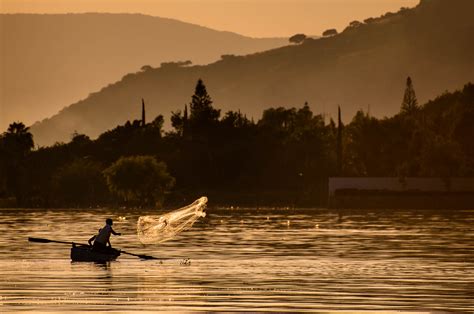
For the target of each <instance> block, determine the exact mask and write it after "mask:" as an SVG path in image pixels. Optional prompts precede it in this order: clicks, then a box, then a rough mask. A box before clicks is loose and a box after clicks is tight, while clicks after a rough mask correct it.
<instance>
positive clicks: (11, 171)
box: [0, 122, 34, 205]
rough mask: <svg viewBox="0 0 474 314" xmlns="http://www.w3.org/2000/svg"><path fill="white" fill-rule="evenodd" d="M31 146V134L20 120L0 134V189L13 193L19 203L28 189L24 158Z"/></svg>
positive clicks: (32, 144) (32, 145)
mask: <svg viewBox="0 0 474 314" xmlns="http://www.w3.org/2000/svg"><path fill="white" fill-rule="evenodd" d="M33 147H34V143H33V136H32V135H31V133H30V132H29V128H27V127H26V126H25V125H24V124H23V123H21V122H14V123H12V124H10V126H9V127H8V130H7V132H5V133H3V134H2V135H1V136H0V153H1V154H0V163H1V164H0V175H1V179H0V189H2V190H3V191H4V193H7V194H12V195H14V196H15V198H16V201H17V204H19V205H21V204H22V203H23V199H24V197H25V193H27V189H28V182H27V173H26V159H27V157H28V155H29V154H30V152H31V150H32V149H33ZM0 193H1V190H0Z"/></svg>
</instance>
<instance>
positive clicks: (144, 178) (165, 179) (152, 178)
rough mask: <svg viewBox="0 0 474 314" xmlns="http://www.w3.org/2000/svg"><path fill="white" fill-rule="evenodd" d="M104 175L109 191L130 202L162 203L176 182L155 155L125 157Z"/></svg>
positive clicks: (105, 171)
mask: <svg viewBox="0 0 474 314" xmlns="http://www.w3.org/2000/svg"><path fill="white" fill-rule="evenodd" d="M104 175H105V177H106V180H107V186H108V187H109V189H110V191H111V192H112V193H114V194H116V195H118V196H120V197H121V198H122V199H123V200H124V201H126V202H129V203H131V204H146V205H152V204H154V203H158V204H161V203H162V202H163V200H164V196H165V193H166V192H167V191H169V190H170V189H171V188H172V187H173V186H174V183H175V180H174V178H173V177H172V176H171V175H170V174H169V173H168V170H167V167H166V164H165V163H164V162H158V161H157V160H156V159H155V158H154V157H152V156H130V157H122V158H120V159H119V160H117V161H116V162H115V163H113V164H112V165H111V166H110V167H108V168H107V169H105V170H104Z"/></svg>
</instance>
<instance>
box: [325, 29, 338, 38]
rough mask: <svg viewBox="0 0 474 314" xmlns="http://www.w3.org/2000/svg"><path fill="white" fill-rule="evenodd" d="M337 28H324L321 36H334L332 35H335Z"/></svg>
mask: <svg viewBox="0 0 474 314" xmlns="http://www.w3.org/2000/svg"><path fill="white" fill-rule="evenodd" d="M337 34H338V33H337V30H336V29H335V28H331V29H328V30H325V31H324V32H323V36H324V37H328V36H334V35H337Z"/></svg>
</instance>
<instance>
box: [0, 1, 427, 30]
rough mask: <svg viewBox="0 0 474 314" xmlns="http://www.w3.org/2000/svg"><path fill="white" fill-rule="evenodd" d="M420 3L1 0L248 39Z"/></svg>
mask: <svg viewBox="0 0 474 314" xmlns="http://www.w3.org/2000/svg"><path fill="white" fill-rule="evenodd" d="M418 3H419V0H0V11H1V12H2V13H19V12H24V13H69V12H74V13H79V12H111V13H124V12H127V13H143V14H148V15H154V16H161V17H169V18H174V19H178V20H182V21H186V22H190V23H194V24H199V25H203V26H207V27H210V28H213V29H217V30H226V31H233V32H236V33H240V34H243V35H248V36H253V37H275V36H290V35H293V34H295V33H305V34H307V35H320V34H321V33H322V31H324V30H326V29H327V28H337V29H338V30H342V29H343V28H344V27H345V26H347V24H348V23H349V22H350V21H352V20H355V19H360V20H363V19H365V18H367V17H370V16H379V15H381V14H383V13H385V12H388V11H397V10H398V9H399V8H400V7H402V6H406V7H413V6H415V5H416V4H418Z"/></svg>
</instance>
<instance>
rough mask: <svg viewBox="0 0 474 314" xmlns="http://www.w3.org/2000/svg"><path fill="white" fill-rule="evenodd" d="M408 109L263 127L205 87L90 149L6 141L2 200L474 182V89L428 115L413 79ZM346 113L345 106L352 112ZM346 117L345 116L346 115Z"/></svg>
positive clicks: (276, 121)
mask: <svg viewBox="0 0 474 314" xmlns="http://www.w3.org/2000/svg"><path fill="white" fill-rule="evenodd" d="M400 108H401V109H400V112H399V113H398V114H397V115H395V116H393V117H390V118H383V119H377V118H375V117H371V116H370V114H369V113H368V112H364V111H359V112H357V114H356V115H355V116H354V117H353V119H352V121H351V122H350V123H348V124H347V125H343V123H342V121H341V113H340V114H339V117H338V119H337V121H333V120H332V119H330V120H329V121H326V119H325V117H324V116H323V115H322V114H314V113H313V112H312V111H311V109H310V107H309V105H308V104H307V103H305V104H304V105H303V106H302V107H300V108H282V107H279V108H270V109H267V110H265V111H264V112H263V114H262V117H261V119H260V120H258V121H256V122H255V121H254V120H253V119H249V118H248V117H246V115H245V114H243V113H241V112H240V111H229V112H226V113H225V114H222V112H221V111H220V110H219V109H217V108H215V107H214V104H213V101H212V98H211V96H210V95H209V94H208V93H207V90H206V86H205V84H204V82H203V81H202V80H199V81H198V82H197V85H196V88H195V92H194V94H193V96H192V98H191V101H190V103H189V106H188V105H186V106H185V107H184V108H183V110H180V111H176V112H173V114H172V117H171V123H172V127H173V129H172V130H171V131H168V132H164V131H163V123H164V119H163V116H161V115H159V116H157V117H156V118H154V119H153V120H152V121H151V122H147V121H145V106H144V105H143V114H142V119H141V120H135V121H133V122H130V121H127V122H126V123H125V124H124V125H120V126H117V127H116V128H115V129H113V130H110V131H107V132H105V133H103V134H101V135H100V136H99V137H98V138H97V139H95V140H91V139H90V138H89V137H88V136H86V135H83V134H74V135H73V137H72V139H71V141H70V142H69V143H57V144H55V145H53V146H50V147H41V148H38V149H34V142H33V137H32V135H31V133H30V132H29V130H28V128H27V127H26V126H25V125H24V124H22V123H18V122H16V123H12V124H11V125H10V127H9V128H8V130H7V131H6V132H5V133H3V134H2V135H1V136H0V174H1V175H0V199H11V200H14V202H15V205H16V206H28V207H59V206H65V207H76V206H77V207H83V206H103V205H117V206H118V205H127V206H155V205H156V204H161V203H162V202H163V201H164V200H165V198H166V199H167V201H168V202H180V203H182V202H183V201H184V200H186V201H188V200H192V199H193V198H195V197H198V196H201V195H208V196H210V197H211V199H213V200H214V201H216V202H220V203H228V204H236V203H240V204H248V205H295V206H305V205H308V206H318V205H322V206H323V205H325V202H326V200H327V192H326V189H327V178H328V177H330V176H396V177H408V176H429V177H442V178H449V177H455V176H456V177H458V176H472V175H474V141H472V138H473V136H474V123H473V122H474V85H473V84H467V85H466V86H465V87H464V88H463V89H462V90H460V91H456V92H453V93H445V94H443V95H441V96H439V97H438V98H436V99H435V100H433V101H430V102H428V103H426V104H425V105H423V106H420V105H419V104H418V101H417V98H416V94H415V89H414V87H413V82H412V80H411V79H410V78H408V79H407V84H406V90H405V95H404V97H403V101H402V104H401V107H400ZM342 109H343V108H342ZM342 112H343V111H342Z"/></svg>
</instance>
